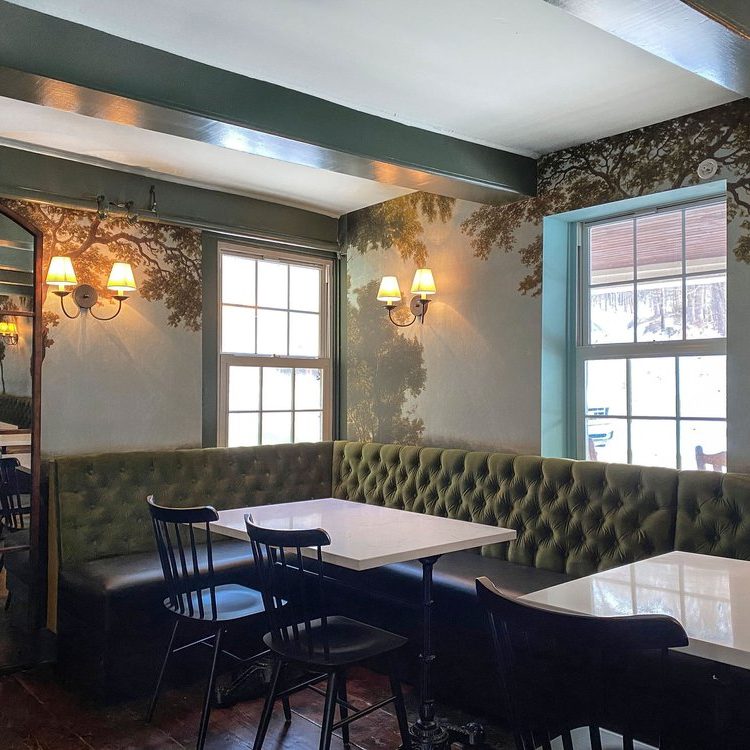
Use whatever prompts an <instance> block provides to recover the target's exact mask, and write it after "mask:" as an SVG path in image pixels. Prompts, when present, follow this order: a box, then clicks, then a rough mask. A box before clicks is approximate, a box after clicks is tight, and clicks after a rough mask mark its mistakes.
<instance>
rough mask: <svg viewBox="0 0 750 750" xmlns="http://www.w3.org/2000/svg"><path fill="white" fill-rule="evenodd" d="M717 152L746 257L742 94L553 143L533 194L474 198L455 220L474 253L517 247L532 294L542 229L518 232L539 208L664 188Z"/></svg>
mask: <svg viewBox="0 0 750 750" xmlns="http://www.w3.org/2000/svg"><path fill="white" fill-rule="evenodd" d="M708 158H711V159H715V160H716V161H717V163H718V164H719V173H718V176H719V177H725V178H726V179H727V191H728V193H729V203H728V211H729V219H730V220H732V219H735V218H739V220H740V227H741V230H742V236H741V237H740V239H739V241H738V244H737V245H736V246H735V247H734V248H733V250H734V253H735V256H736V257H737V259H738V260H742V261H744V262H746V263H750V236H748V233H750V218H748V217H750V101H749V100H747V99H742V100H740V101H737V102H733V103H731V104H728V105H723V106H721V107H714V108H712V109H708V110H705V111H703V112H698V113H696V114H692V115H687V116H686V117H680V118H677V119H674V120H668V121H667V122H663V123H659V124H657V125H652V126H649V127H647V128H641V129H639V130H632V131H630V132H628V133H623V134H621V135H617V136H613V137H611V138H605V139H602V140H599V141H594V142H592V143H586V144H583V145H582V146H576V147H574V148H569V149H565V150H563V151H558V152H557V153H554V154H550V155H549V156H546V157H542V159H541V160H540V162H539V178H538V196H537V197H536V198H530V199H527V200H523V201H518V202H517V203H510V204H506V205H502V206H488V205H485V206H480V207H479V208H477V209H476V210H475V211H474V212H473V213H472V214H471V215H470V216H469V217H468V218H467V219H466V220H465V221H464V222H463V223H462V225H461V227H462V230H463V231H464V232H465V233H466V234H467V235H468V236H469V237H471V244H472V248H473V250H474V255H475V256H476V257H478V258H484V259H486V258H488V257H489V256H490V254H491V253H492V252H493V251H495V250H499V251H501V252H505V253H510V252H513V251H514V250H517V251H518V253H519V255H520V258H521V262H522V263H523V265H524V266H526V267H527V268H528V269H529V273H528V274H527V275H526V277H525V278H524V279H522V281H521V283H520V284H519V290H520V291H521V293H522V294H532V295H538V294H540V292H541V283H542V238H541V233H538V234H537V236H536V237H535V238H534V239H533V240H532V241H531V242H530V243H528V244H525V245H521V246H520V247H519V243H518V240H517V233H518V230H519V229H520V228H521V227H522V226H523V225H525V224H531V225H533V226H535V227H540V225H541V221H542V219H543V217H544V216H548V215H551V214H557V213H561V212H563V211H570V210H573V209H577V208H583V207H586V206H594V205H598V204H601V203H609V202H611V201H616V200H621V199H623V198H631V197H635V196H640V195H645V194H648V193H653V192H658V191H661V190H669V189H674V188H679V187H683V186H686V185H692V184H696V183H698V182H699V178H698V176H697V174H696V168H697V166H698V164H700V162H702V161H703V160H704V159H708Z"/></svg>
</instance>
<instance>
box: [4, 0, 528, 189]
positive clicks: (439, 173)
mask: <svg viewBox="0 0 750 750" xmlns="http://www.w3.org/2000/svg"><path fill="white" fill-rule="evenodd" d="M30 41H33V43H30ZM0 67H1V68H2V70H0V95H1V96H6V97H11V98H15V99H18V100H22V101H27V102H32V103H34V104H42V105H44V106H49V107H55V108H58V109H63V110H66V111H70V112H76V113H79V114H83V115H88V116H90V117H97V118H100V119H104V120H109V121H112V122H117V123H120V124H127V125H133V126H136V127H140V128H145V129H149V130H154V131H158V132H162V133H168V134H170V135H176V136H179V137H183V138H190V139H193V140H197V141H201V142H203V143H210V144H213V145H217V146H221V147H224V148H230V149H235V150H237V151H242V152H246V153H249V154H257V155H261V156H267V157H271V158H275V159H280V160H283V161H287V162H292V163H296V164H302V165H305V166H310V167H316V168H320V169H327V170H330V171H333V172H340V173H342V174H349V175H352V176H355V177H363V178H366V179H371V180H376V181H378V182H383V183H389V184H394V185H399V186H401V187H406V188H412V189H415V190H426V191H428V192H434V193H439V194H444V195H450V196H453V197H458V198H466V199H468V200H475V201H485V202H506V201H509V200H516V199H517V198H519V197H524V196H527V195H534V194H535V191H536V162H535V160H534V159H531V158H529V157H525V156H521V155H519V154H514V153H511V152H507V151H502V150H500V149H495V148H490V147H488V146H482V145H479V144H475V143H469V142H467V141H462V140H460V139H457V138H452V137H449V136H446V135H441V134H439V133H433V132H430V131H426V130H422V129H419V128H414V127H409V126H406V125H402V124H400V123H397V122H393V121H391V120H387V119H385V118H382V117H376V116H373V115H368V114H365V113H362V112H358V111H356V110H353V109H351V108H349V107H344V106H341V105H338V104H334V103H332V102H328V101H325V100H323V99H319V98H317V97H314V96H310V95H308V94H303V93H300V92H297V91H292V90H291V89H286V88H284V87H282V86H277V85H275V84H271V83H267V82H265V81H259V80H255V79H251V78H247V77H245V76H241V75H238V74H236V73H231V72H228V71H225V70H221V69H218V68H214V67H211V66H209V65H204V64H202V63H197V62H195V61H193V60H188V59H186V58H182V57H179V56H177V55H173V54H170V53H167V52H163V51H161V50H157V49H154V48H152V47H147V46H145V45H142V44H136V43H134V42H130V41H127V40H124V39H120V38H118V37H115V36H112V35H109V34H105V33H103V32H101V31H97V30H94V29H90V28H87V27H85V26H81V25H79V24H75V23H71V22H69V21H63V20H61V19H58V18H54V17H52V16H47V15H44V14H42V13H38V12H36V11H30V10H28V9H26V8H21V7H19V6H15V5H12V4H10V3H8V2H5V0H0Z"/></svg>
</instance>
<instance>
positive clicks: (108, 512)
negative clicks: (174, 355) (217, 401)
mask: <svg viewBox="0 0 750 750" xmlns="http://www.w3.org/2000/svg"><path fill="white" fill-rule="evenodd" d="M332 448H333V444H332V443H330V442H327V443H297V444H294V445H270V446H261V447H256V448H205V449H196V450H172V451H137V452H127V453H102V454H97V455H90V456H77V457H70V458H59V459H56V460H55V462H54V465H53V467H52V470H51V474H52V476H51V482H52V488H53V489H52V490H51V492H52V497H51V502H53V503H55V511H56V512H55V516H56V519H57V529H58V539H57V542H58V544H59V547H60V549H59V560H60V562H61V564H62V566H66V565H68V564H72V563H76V564H77V563H83V562H87V561H89V560H96V559H99V558H103V557H111V556H115V555H128V554H133V553H140V552H149V551H151V550H153V549H154V541H153V530H152V528H151V521H150V518H149V514H148V510H147V507H146V497H147V496H148V495H150V494H153V495H154V497H155V498H156V500H157V502H159V503H163V504H164V505H171V506H190V505H213V506H214V507H215V508H216V509H217V510H222V509H224V508H237V507H242V506H254V505H267V504H269V503H281V502H290V501H294V500H306V499H310V498H314V497H328V496H330V493H331V463H332Z"/></svg>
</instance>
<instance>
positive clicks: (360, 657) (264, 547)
mask: <svg viewBox="0 0 750 750" xmlns="http://www.w3.org/2000/svg"><path fill="white" fill-rule="evenodd" d="M245 524H246V526H247V533H248V536H249V537H250V542H251V544H252V549H253V558H254V560H255V567H256V570H257V573H258V576H259V579H260V584H261V586H260V587H261V591H262V593H263V601H264V604H265V608H266V612H267V613H268V617H269V620H270V626H271V631H270V632H269V633H267V634H266V636H265V637H264V641H265V644H266V645H267V646H268V647H269V649H270V650H271V653H272V655H273V672H272V676H271V684H270V687H269V692H268V695H267V697H266V702H265V705H264V707H263V713H262V715H261V720H260V724H259V726H258V733H257V734H256V736H255V744H254V745H253V748H254V750H260V749H261V748H262V746H263V741H264V739H265V737H266V732H267V731H268V725H269V723H270V721H271V715H272V713H273V708H274V703H275V702H276V700H278V699H279V698H282V699H284V698H288V696H289V695H292V694H293V693H296V692H298V691H300V690H303V689H305V688H310V689H312V690H314V691H315V692H317V693H319V694H320V695H325V708H324V711H323V722H322V726H321V731H320V750H328V748H329V747H330V745H331V737H332V735H333V732H334V731H336V730H337V729H341V730H342V737H343V740H344V745H345V746H346V747H349V725H350V724H351V723H352V722H354V721H356V720H357V719H360V718H362V717H363V716H366V715H367V714H369V713H372V712H373V711H375V710H376V709H378V708H382V707H383V706H385V705H387V704H389V703H393V704H394V708H395V710H396V718H397V720H398V727H399V731H400V733H401V741H402V743H403V747H404V748H409V747H411V744H410V742H411V741H410V738H409V726H408V722H407V718H406V709H405V707H404V699H403V695H402V693H401V684H400V682H399V679H398V677H397V672H396V659H395V654H396V652H397V651H398V650H399V649H400V648H402V646H404V645H405V644H406V643H407V639H406V638H403V637H402V636H400V635H396V634H394V633H389V632H388V631H385V630H381V629H379V628H375V627H372V626H371V625H366V624H364V623H362V622H358V621H356V620H351V619H349V618H346V617H340V616H334V615H331V614H329V612H328V611H327V608H326V597H325V577H324V573H323V559H322V552H321V547H324V546H326V545H328V544H330V543H331V540H330V537H329V536H328V534H327V533H326V532H325V531H324V530H323V529H310V530H291V531H288V530H276V529H266V528H262V527H260V526H256V525H255V524H254V523H253V520H252V517H251V516H249V515H247V516H245ZM305 547H309V548H312V549H313V550H314V552H315V556H314V558H313V559H312V560H308V562H307V566H306V564H305V558H304V556H303V555H302V549H303V548H305ZM376 657H386V658H387V659H388V660H389V677H390V685H391V695H390V696H389V697H388V698H386V699H384V700H382V701H379V702H377V703H374V704H372V705H370V706H368V707H367V708H365V709H361V710H358V709H357V708H355V707H354V706H353V705H352V704H350V703H349V701H348V698H347V690H346V672H347V668H349V667H352V666H354V665H355V664H359V663H361V662H364V661H367V660H368V659H373V658H376ZM288 665H293V666H295V667H296V668H300V667H301V668H302V670H303V672H304V674H305V676H304V677H303V678H302V679H301V681H300V680H295V681H294V684H293V685H291V686H290V685H283V686H282V680H281V676H282V672H283V671H284V668H285V667H287V666H288ZM323 680H326V690H325V692H324V691H323V690H321V689H320V688H319V687H318V686H317V684H318V683H320V682H322V681H323ZM337 706H338V708H339V713H340V720H339V721H338V722H337V721H336V720H335V714H336V707H337ZM350 712H351V713H350Z"/></svg>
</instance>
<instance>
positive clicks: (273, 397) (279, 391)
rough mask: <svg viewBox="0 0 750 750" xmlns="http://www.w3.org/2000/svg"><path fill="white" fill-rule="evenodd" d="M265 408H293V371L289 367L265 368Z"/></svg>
mask: <svg viewBox="0 0 750 750" xmlns="http://www.w3.org/2000/svg"><path fill="white" fill-rule="evenodd" d="M263 408H264V409H291V408H292V370H291V368H288V367H264V368H263ZM264 429H265V428H264Z"/></svg>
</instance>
